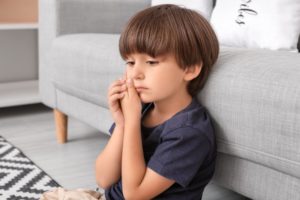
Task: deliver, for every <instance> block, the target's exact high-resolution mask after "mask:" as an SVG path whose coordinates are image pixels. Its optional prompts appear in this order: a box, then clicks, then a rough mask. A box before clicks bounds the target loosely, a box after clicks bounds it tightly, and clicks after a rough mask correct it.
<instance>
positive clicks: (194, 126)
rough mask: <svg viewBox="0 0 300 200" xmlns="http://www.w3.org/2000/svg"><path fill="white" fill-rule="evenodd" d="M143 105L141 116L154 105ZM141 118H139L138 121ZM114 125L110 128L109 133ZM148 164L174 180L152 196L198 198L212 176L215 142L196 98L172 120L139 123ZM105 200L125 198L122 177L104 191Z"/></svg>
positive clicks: (178, 199)
mask: <svg viewBox="0 0 300 200" xmlns="http://www.w3.org/2000/svg"><path fill="white" fill-rule="evenodd" d="M153 106H154V105H153V104H146V105H145V106H144V107H143V115H142V116H145V115H146V114H147V112H148V111H149V110H150V109H152V108H153ZM141 121H142V120H141ZM113 129H114V125H113V126H112V127H111V129H110V132H111V133H112V132H113ZM141 133H142V140H143V150H144V157H145V162H146V164H147V167H149V168H151V169H152V170H153V171H155V172H157V173H158V174H160V175H162V176H164V177H166V178H168V179H172V180H175V183H174V184H173V185H172V186H171V187H170V188H168V189H167V190H166V191H164V192H163V193H161V194H160V195H158V196H157V197H155V198H154V199H164V200H169V199H171V200H174V199H176V200H181V199H182V200H192V199H197V200H199V199H201V197H202V193H203V190H204V187H205V186H206V185H207V184H208V182H209V181H210V179H211V178H212V176H213V173H214V169H215V159H216V143H215V136H214V130H213V127H212V123H211V119H210V117H209V115H208V113H207V111H206V110H205V108H204V107H203V106H201V105H200V104H199V103H198V102H197V100H196V99H193V101H192V102H191V104H190V105H188V106H187V107H186V108H185V109H183V110H182V111H180V112H178V113H177V114H176V115H174V116H173V117H172V118H171V119H169V120H167V121H165V122H164V123H162V124H160V125H158V126H156V127H145V126H143V125H141ZM105 197H106V199H107V200H121V199H124V197H123V193H122V180H119V181H118V182H117V183H116V184H114V185H112V186H111V187H110V188H109V189H107V190H106V191H105Z"/></svg>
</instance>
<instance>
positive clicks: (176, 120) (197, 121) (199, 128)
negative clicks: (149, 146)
mask: <svg viewBox="0 0 300 200" xmlns="http://www.w3.org/2000/svg"><path fill="white" fill-rule="evenodd" d="M181 131H182V132H183V133H182V134H183V135H187V134H194V137H202V136H203V134H205V135H206V137H207V138H208V139H209V140H210V141H211V142H212V141H213V140H214V129H213V125H212V121H211V118H210V116H209V114H208V112H207V110H206V109H205V107H204V106H202V105H201V104H200V103H199V102H198V101H197V99H195V98H194V99H193V101H192V102H191V104H190V105H189V106H187V107H186V108H185V109H183V110H182V111H180V112H178V113H177V114H175V115H174V116H173V117H172V118H171V119H169V120H168V121H166V123H165V125H164V127H163V130H162V136H167V135H168V134H172V133H177V134H178V133H180V132H181Z"/></svg>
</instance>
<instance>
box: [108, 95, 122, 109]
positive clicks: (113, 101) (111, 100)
mask: <svg viewBox="0 0 300 200" xmlns="http://www.w3.org/2000/svg"><path fill="white" fill-rule="evenodd" d="M124 95H125V94H124V93H119V94H114V95H112V96H111V97H110V98H109V105H110V106H114V105H115V104H116V103H118V101H119V99H122V98H123V97H124Z"/></svg>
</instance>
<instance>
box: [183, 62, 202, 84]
mask: <svg viewBox="0 0 300 200" xmlns="http://www.w3.org/2000/svg"><path fill="white" fill-rule="evenodd" d="M201 69H202V63H201V64H200V65H193V66H191V67H188V68H186V69H185V76H184V80H185V81H191V80H193V79H194V78H196V77H197V76H198V75H199V74H200V72H201Z"/></svg>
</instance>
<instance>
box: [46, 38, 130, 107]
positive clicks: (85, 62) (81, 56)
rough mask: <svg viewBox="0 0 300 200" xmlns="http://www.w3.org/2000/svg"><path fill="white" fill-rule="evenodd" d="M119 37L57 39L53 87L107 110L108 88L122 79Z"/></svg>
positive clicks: (53, 50) (122, 67) (122, 65)
mask: <svg viewBox="0 0 300 200" xmlns="http://www.w3.org/2000/svg"><path fill="white" fill-rule="evenodd" d="M118 42H119V35H118V34H74V35H65V36H61V37H58V38H56V39H55V40H54V41H53V44H52V49H51V57H52V59H51V62H52V63H51V67H53V68H54V69H53V70H54V73H53V77H51V79H52V82H53V84H54V85H55V87H56V88H57V89H59V90H62V91H63V92H66V93H68V94H70V95H73V96H75V97H78V98H81V99H83V100H85V101H88V102H91V103H94V104H96V105H99V106H102V107H107V97H106V94H107V88H108V87H109V84H110V83H111V82H112V81H113V80H115V79H117V78H118V77H121V76H122V73H123V72H124V70H125V62H124V61H123V60H122V58H121V57H120V55H119V50H118Z"/></svg>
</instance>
